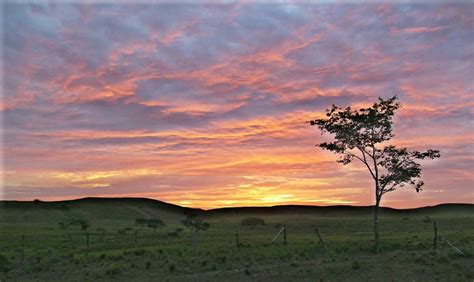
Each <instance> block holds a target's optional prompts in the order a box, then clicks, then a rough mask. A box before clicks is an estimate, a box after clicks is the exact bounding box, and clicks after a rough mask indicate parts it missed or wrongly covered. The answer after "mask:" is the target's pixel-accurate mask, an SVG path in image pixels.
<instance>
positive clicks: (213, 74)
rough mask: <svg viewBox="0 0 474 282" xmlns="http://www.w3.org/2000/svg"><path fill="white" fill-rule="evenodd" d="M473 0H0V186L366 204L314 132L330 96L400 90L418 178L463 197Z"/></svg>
mask: <svg viewBox="0 0 474 282" xmlns="http://www.w3.org/2000/svg"><path fill="white" fill-rule="evenodd" d="M473 11H474V4H472V2H471V4H467V2H466V4H462V3H457V4H411V5H409V4H320V5H312V4H279V5H276V4H268V3H267V4H256V3H247V4H242V3H231V4H220V5H214V4H205V5H204V4H201V5H191V4H185V3H181V4H174V5H173V4H156V3H155V4H130V3H129V4H126V3H125V4H121V5H118V4H106V3H105V4H93V5H85V4H84V5H75V4H64V3H62V4H61V3H56V4H35V5H27V4H14V3H10V4H5V5H4V7H3V13H4V15H3V17H4V19H3V21H4V22H3V44H2V47H3V97H2V104H1V108H0V109H1V111H2V114H3V115H2V117H3V152H2V153H3V170H2V174H3V191H2V192H3V194H2V195H0V198H2V199H10V200H12V199H15V200H31V199H41V200H62V199H75V198H81V197H88V196H100V197H122V196H126V197H148V198H154V199H159V200H163V201H167V202H170V203H174V204H179V205H184V206H191V207H201V208H215V207H224V206H257V205H265V206H269V205H279V204H307V205H333V204H350V205H371V204H373V201H374V199H373V185H372V182H371V179H370V176H369V174H368V172H367V171H366V170H364V168H363V167H362V166H360V165H358V164H355V163H354V164H351V165H349V166H342V165H341V164H339V163H336V162H335V160H336V158H337V157H336V156H335V155H332V154H331V153H329V152H325V151H322V150H321V149H319V148H317V147H315V145H316V144H317V143H319V142H321V141H322V140H329V139H328V138H329V137H328V136H327V135H323V136H321V134H320V132H319V130H318V129H317V128H316V127H311V126H309V125H308V124H307V123H306V121H308V120H310V119H314V118H318V117H320V116H321V115H322V113H323V112H324V110H325V109H326V108H328V107H330V106H331V104H333V103H335V104H337V105H340V106H348V105H353V106H355V107H358V106H367V105H369V104H371V103H372V102H374V101H375V100H376V98H377V97H378V96H382V97H390V96H393V95H395V94H396V95H398V96H399V98H400V102H401V103H402V104H403V108H402V110H400V111H399V114H398V116H397V117H396V119H395V125H394V133H395V135H396V136H395V138H394V139H393V143H395V144H397V145H401V146H406V147H409V148H411V149H428V148H433V149H439V150H440V151H441V155H442V157H441V158H440V159H437V160H433V161H423V162H422V164H423V168H424V169H423V174H422V176H423V180H424V182H425V187H424V191H423V192H421V193H419V194H417V193H416V192H415V191H414V189H411V188H403V189H401V190H400V191H397V192H392V193H389V194H387V195H386V196H385V197H384V200H383V201H382V205H383V206H391V207H398V208H404V207H418V206H425V205H433V204H438V203H445V202H464V203H474V192H473V191H474V189H473V187H474V175H473V167H474V155H473V152H474V150H473V149H474V130H473V129H474V128H473V126H474V123H473V121H474V119H473V117H474V110H473V107H474V82H473V81H474V66H473V62H474V16H473Z"/></svg>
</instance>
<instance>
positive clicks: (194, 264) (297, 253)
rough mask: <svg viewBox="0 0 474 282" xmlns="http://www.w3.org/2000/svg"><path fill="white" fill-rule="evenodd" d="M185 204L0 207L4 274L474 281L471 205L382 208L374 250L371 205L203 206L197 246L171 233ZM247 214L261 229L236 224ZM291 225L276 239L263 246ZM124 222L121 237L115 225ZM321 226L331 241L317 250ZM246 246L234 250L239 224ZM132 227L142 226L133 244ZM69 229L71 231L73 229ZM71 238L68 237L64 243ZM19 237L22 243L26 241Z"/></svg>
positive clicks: (0, 264) (76, 277)
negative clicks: (81, 224) (63, 225)
mask: <svg viewBox="0 0 474 282" xmlns="http://www.w3.org/2000/svg"><path fill="white" fill-rule="evenodd" d="M189 211H190V210H189V209H185V208H181V207H177V206H172V205H167V204H164V203H161V202H156V201H149V200H138V199H122V200H107V199H104V200H100V199H89V200H81V201H70V202H62V203H36V204H34V203H16V202H6V203H5V202H4V203H3V204H2V205H0V212H1V213H0V280H1V281H4V280H5V281H9V280H13V281H17V280H19V281H28V280H34V281H59V280H64V279H67V280H68V281H71V280H72V281H76V280H77V281H94V280H101V281H112V280H115V281H116V280H119V281H124V280H125V281H127V280H134V281H137V280H140V281H143V280H145V281H146V280H150V281H152V280H153V281H156V280H160V281H161V280H165V281H166V280H170V281H209V280H214V281H222V280H240V281H242V280H249V281H255V280H256V281H289V280H292V281H294V280H298V281H299V280H303V281H315V280H322V281H367V280H372V281H374V280H376V281H381V280H383V281H387V280H388V281H391V280H394V281H407V280H409V281H472V280H473V279H474V270H473V269H472V265H474V258H473V255H474V245H473V240H474V206H473V205H448V206H440V207H435V208H425V209H418V210H409V211H396V210H390V209H387V210H384V211H383V212H382V213H381V214H382V215H381V218H380V233H381V251H380V253H378V254H373V253H372V252H371V245H372V222H371V220H372V217H371V210H370V209H369V208H364V207H361V208H350V207H331V208H316V207H315V208H307V207H306V208H305V207H278V208H273V209H272V208H263V209H227V210H215V211H209V212H202V211H201V216H202V217H204V218H205V220H206V221H208V222H209V223H210V224H211V228H210V229H209V230H207V231H205V232H201V233H200V234H199V238H198V245H197V248H196V249H195V250H194V249H193V248H192V245H191V240H190V232H189V231H188V230H185V231H184V232H183V233H182V234H181V236H180V237H179V238H171V239H169V240H168V239H167V238H166V234H167V233H168V232H170V231H173V230H174V229H175V228H177V227H183V226H182V225H181V220H182V219H184V217H185V214H186V213H187V212H189ZM138 217H149V218H152V217H159V218H161V219H162V220H163V221H164V222H165V223H166V227H165V228H163V229H160V230H158V232H157V234H156V236H153V235H152V230H151V229H150V228H147V227H143V229H140V227H138V226H135V225H134V220H135V218H138ZM247 217H258V218H262V219H264V220H265V225H264V226H260V225H259V226H256V227H254V228H250V227H241V226H240V222H241V221H242V220H243V219H244V218H247ZM427 217H429V218H430V219H435V220H436V222H437V225H438V230H439V234H440V235H442V236H443V237H445V238H447V239H448V240H449V241H450V242H451V243H453V244H454V245H455V246H457V247H458V248H460V249H461V250H462V251H463V252H464V253H465V254H466V256H465V257H464V256H461V255H459V254H457V253H456V252H455V251H454V250H453V249H451V248H450V247H449V246H447V245H446V244H445V243H443V242H440V241H439V242H438V252H437V253H434V252H433V250H432V248H433V247H432V246H433V225H432V222H431V221H430V220H427ZM67 218H84V219H87V220H88V221H89V223H90V225H91V226H90V227H89V229H88V232H89V234H90V235H89V236H90V237H89V247H90V248H89V250H88V249H87V247H86V235H85V231H82V230H79V228H77V227H75V228H73V229H70V230H61V229H60V228H59V225H58V223H59V222H60V221H61V220H64V219H67ZM281 224H285V225H286V226H287V234H288V244H286V245H284V244H283V242H282V238H278V239H277V240H276V243H275V244H273V245H269V243H270V241H271V239H272V238H273V237H274V236H275V234H276V233H277V232H278V231H279V229H278V227H277V226H278V225H281ZM127 227H128V228H129V230H128V231H126V233H125V234H119V232H118V231H119V230H123V229H124V228H127ZM315 227H317V228H318V229H319V232H320V234H321V236H322V237H323V239H324V241H325V244H326V246H327V248H323V247H322V246H321V245H320V243H319V240H318V238H317V237H316V234H315V232H314V228H315ZM237 228H238V229H239V239H240V242H241V243H242V245H243V246H241V247H240V248H237V247H236V243H235V230H236V229H237ZM135 230H138V231H137V232H138V236H137V239H138V240H137V242H136V243H135ZM69 234H70V235H69ZM69 236H71V239H72V241H70V240H69V238H70V237H69ZM22 238H23V240H22Z"/></svg>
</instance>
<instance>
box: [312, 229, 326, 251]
mask: <svg viewBox="0 0 474 282" xmlns="http://www.w3.org/2000/svg"><path fill="white" fill-rule="evenodd" d="M314 231H315V232H316V235H317V236H318V238H319V243H321V245H322V246H323V248H325V249H326V245H324V242H323V238H322V237H321V234H319V230H318V228H314Z"/></svg>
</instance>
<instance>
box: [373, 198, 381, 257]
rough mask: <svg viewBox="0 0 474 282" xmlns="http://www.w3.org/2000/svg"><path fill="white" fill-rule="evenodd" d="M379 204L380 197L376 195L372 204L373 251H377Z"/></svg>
mask: <svg viewBox="0 0 474 282" xmlns="http://www.w3.org/2000/svg"><path fill="white" fill-rule="evenodd" d="M379 205H380V198H379V197H376V200H375V206H374V249H373V250H374V252H375V253H378V252H379Z"/></svg>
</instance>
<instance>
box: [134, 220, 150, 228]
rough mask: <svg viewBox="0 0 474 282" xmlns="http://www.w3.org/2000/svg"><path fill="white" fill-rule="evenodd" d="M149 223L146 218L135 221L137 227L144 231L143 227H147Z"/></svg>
mask: <svg viewBox="0 0 474 282" xmlns="http://www.w3.org/2000/svg"><path fill="white" fill-rule="evenodd" d="M147 223H148V220H147V219H146V218H136V219H135V225H139V226H140V229H143V226H145V225H146V224H147Z"/></svg>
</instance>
